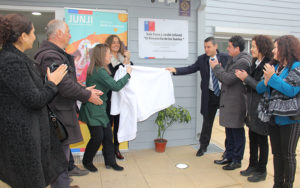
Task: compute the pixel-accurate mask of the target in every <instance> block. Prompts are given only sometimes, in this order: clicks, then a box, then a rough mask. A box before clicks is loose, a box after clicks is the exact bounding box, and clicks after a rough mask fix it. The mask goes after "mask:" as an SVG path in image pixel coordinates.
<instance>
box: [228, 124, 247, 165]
mask: <svg viewBox="0 0 300 188" xmlns="http://www.w3.org/2000/svg"><path fill="white" fill-rule="evenodd" d="M225 131H226V141H227V144H226V158H227V159H232V161H234V162H239V163H240V162H241V161H242V159H243V156H244V151H245V141H246V138H245V130H244V128H226V129H225Z"/></svg>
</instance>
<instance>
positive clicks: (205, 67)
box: [166, 37, 229, 157]
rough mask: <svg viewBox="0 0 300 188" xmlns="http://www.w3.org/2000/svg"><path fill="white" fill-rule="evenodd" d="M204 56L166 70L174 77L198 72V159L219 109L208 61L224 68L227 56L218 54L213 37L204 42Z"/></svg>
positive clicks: (216, 81)
mask: <svg viewBox="0 0 300 188" xmlns="http://www.w3.org/2000/svg"><path fill="white" fill-rule="evenodd" d="M204 49H205V54H202V55H201V56H199V57H198V59H197V61H196V62H195V63H194V64H192V65H190V66H187V67H181V68H174V67H168V68H166V69H167V70H169V71H170V72H172V73H173V74H174V75H186V74H191V73H194V72H196V71H200V75H201V90H202V96H201V114H202V115H203V124H202V131H201V135H200V139H199V142H200V149H199V150H198V152H197V154H196V156H198V157H200V156H202V155H203V154H204V152H206V150H207V146H208V145H209V141H210V138H211V131H212V126H213V122H214V119H215V115H216V112H217V110H218V108H219V101H220V91H221V84H220V82H218V80H217V79H216V77H215V76H214V74H213V73H212V71H211V68H210V66H209V60H210V59H218V61H219V62H220V63H221V64H222V66H223V67H225V65H226V63H227V60H228V57H229V56H228V55H227V54H224V53H219V51H218V50H217V49H218V45H217V43H216V41H215V39H214V38H213V37H208V38H206V39H205V40H204Z"/></svg>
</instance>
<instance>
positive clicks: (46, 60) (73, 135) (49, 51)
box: [34, 41, 91, 144]
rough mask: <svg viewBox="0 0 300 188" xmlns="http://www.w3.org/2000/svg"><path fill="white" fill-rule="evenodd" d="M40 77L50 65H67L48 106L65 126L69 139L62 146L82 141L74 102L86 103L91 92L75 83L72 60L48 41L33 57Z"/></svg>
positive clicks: (44, 42) (74, 70)
mask: <svg viewBox="0 0 300 188" xmlns="http://www.w3.org/2000/svg"><path fill="white" fill-rule="evenodd" d="M34 59H35V60H36V61H37V63H38V65H39V66H38V67H39V69H40V71H41V74H42V77H43V78H44V77H45V74H46V70H47V67H49V66H50V65H51V64H52V63H54V62H55V63H57V64H63V63H64V64H67V65H68V74H67V75H66V76H65V77H64V79H63V80H62V82H61V83H60V84H59V85H58V94H57V95H56V96H55V98H54V99H53V101H52V102H51V103H50V104H49V106H50V107H51V109H52V110H53V111H54V113H55V114H56V115H57V117H58V118H59V119H60V120H61V121H62V122H63V124H64V125H65V126H66V128H67V131H68V134H69V138H68V139H67V140H66V141H64V143H63V144H73V143H77V142H80V141H82V135H81V130H80V127H79V123H78V119H77V109H76V108H77V106H76V101H77V100H79V101H81V102H87V101H88V99H89V98H90V96H91V92H90V91H88V90H86V89H85V87H83V86H81V85H80V84H79V83H78V82H77V78H76V69H75V64H74V59H73V57H72V56H71V55H69V54H67V53H66V52H65V51H64V50H62V49H61V48H59V47H58V46H56V45H55V44H54V43H52V42H49V41H43V42H42V44H41V47H40V49H39V50H38V51H37V53H36V54H35V56H34Z"/></svg>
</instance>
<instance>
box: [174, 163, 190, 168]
mask: <svg viewBox="0 0 300 188" xmlns="http://www.w3.org/2000/svg"><path fill="white" fill-rule="evenodd" d="M176 167H177V168H180V169H185V168H188V167H189V165H188V164H185V163H178V164H176Z"/></svg>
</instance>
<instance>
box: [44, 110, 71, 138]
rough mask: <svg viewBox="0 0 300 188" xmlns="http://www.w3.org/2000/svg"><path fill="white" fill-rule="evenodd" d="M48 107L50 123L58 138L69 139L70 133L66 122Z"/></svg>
mask: <svg viewBox="0 0 300 188" xmlns="http://www.w3.org/2000/svg"><path fill="white" fill-rule="evenodd" d="M47 107H48V115H49V124H50V126H52V127H53V128H54V129H55V132H56V135H57V137H58V139H59V140H60V141H61V142H63V141H65V140H67V139H68V137H69V135H68V132H67V129H66V128H65V126H64V124H63V123H62V122H61V121H60V120H59V119H58V118H57V116H56V115H55V114H54V113H53V111H52V110H51V109H50V107H49V106H48V105H47Z"/></svg>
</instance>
